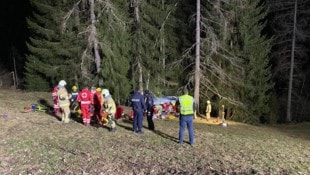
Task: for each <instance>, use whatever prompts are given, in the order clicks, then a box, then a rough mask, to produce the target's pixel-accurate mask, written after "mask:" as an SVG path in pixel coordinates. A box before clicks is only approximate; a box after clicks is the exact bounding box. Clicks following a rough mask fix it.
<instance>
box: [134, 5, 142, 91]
mask: <svg viewBox="0 0 310 175" xmlns="http://www.w3.org/2000/svg"><path fill="white" fill-rule="evenodd" d="M133 6H134V16H135V20H136V25H137V29H136V30H137V32H138V36H139V34H140V32H141V31H140V30H141V24H140V16H139V0H133ZM136 39H137V40H139V38H136ZM137 43H138V44H139V43H140V42H137ZM137 48H138V50H137V54H136V57H137V58H136V60H137V65H138V73H139V80H138V81H139V82H138V86H139V87H140V89H143V69H142V65H141V64H142V63H141V62H142V60H141V55H140V51H139V50H140V47H139V46H138V47H137Z"/></svg>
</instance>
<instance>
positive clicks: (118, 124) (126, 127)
mask: <svg viewBox="0 0 310 175" xmlns="http://www.w3.org/2000/svg"><path fill="white" fill-rule="evenodd" d="M122 121H123V122H124V123H127V124H132V121H131V120H128V119H122ZM115 123H116V125H117V126H119V127H122V128H124V129H126V130H128V131H133V129H132V127H129V126H126V125H122V124H120V122H118V121H116V122H115Z"/></svg>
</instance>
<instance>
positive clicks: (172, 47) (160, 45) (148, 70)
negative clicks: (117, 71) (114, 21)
mask: <svg viewBox="0 0 310 175" xmlns="http://www.w3.org/2000/svg"><path fill="white" fill-rule="evenodd" d="M177 2H178V1H176V0H174V1H173V0H170V1H151V0H148V1H138V0H134V1H132V4H131V8H132V9H133V10H132V18H133V19H134V20H133V22H134V23H133V24H132V48H131V50H132V51H131V55H132V57H133V59H132V62H131V65H132V66H131V70H132V83H133V85H139V86H140V87H145V88H148V89H152V90H153V91H154V92H156V93H157V94H162V93H169V92H168V91H169V90H167V89H168V88H169V87H171V86H174V85H175V84H177V83H176V82H175V81H174V80H176V79H175V74H174V73H173V71H172V70H171V69H170V68H169V67H168V66H167V65H169V63H170V62H171V60H174V59H175V58H176V57H178V55H179V53H178V52H176V50H177V49H176V48H177V47H178V45H177V43H178V42H176V40H177V39H176V38H177V35H176V33H174V31H175V30H176V26H175V25H174V24H175V23H176V21H175V20H174V18H173V17H174V12H175V10H176V9H177V5H178V3H177ZM173 77H174V78H173ZM163 87H165V89H166V90H165V89H163Z"/></svg>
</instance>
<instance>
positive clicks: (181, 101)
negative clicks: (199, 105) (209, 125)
mask: <svg viewBox="0 0 310 175" xmlns="http://www.w3.org/2000/svg"><path fill="white" fill-rule="evenodd" d="M183 93H184V95H182V96H180V97H179V98H178V100H177V102H176V105H177V110H178V112H179V113H180V130H179V143H180V144H183V139H184V129H185V125H186V126H187V129H188V134H189V142H190V144H191V145H193V144H194V125H193V117H194V113H195V102H194V98H193V97H192V96H190V95H188V90H187V89H186V88H185V89H184V90H183Z"/></svg>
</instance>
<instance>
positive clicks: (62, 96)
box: [57, 80, 70, 123]
mask: <svg viewBox="0 0 310 175" xmlns="http://www.w3.org/2000/svg"><path fill="white" fill-rule="evenodd" d="M66 85H67V83H66V81H65V80H60V81H59V83H58V91H57V97H58V99H59V107H60V108H61V111H62V114H61V121H62V122H64V123H68V122H69V121H70V119H69V116H70V101H69V99H70V98H69V94H68V91H67V89H66V87H65V86H66Z"/></svg>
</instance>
